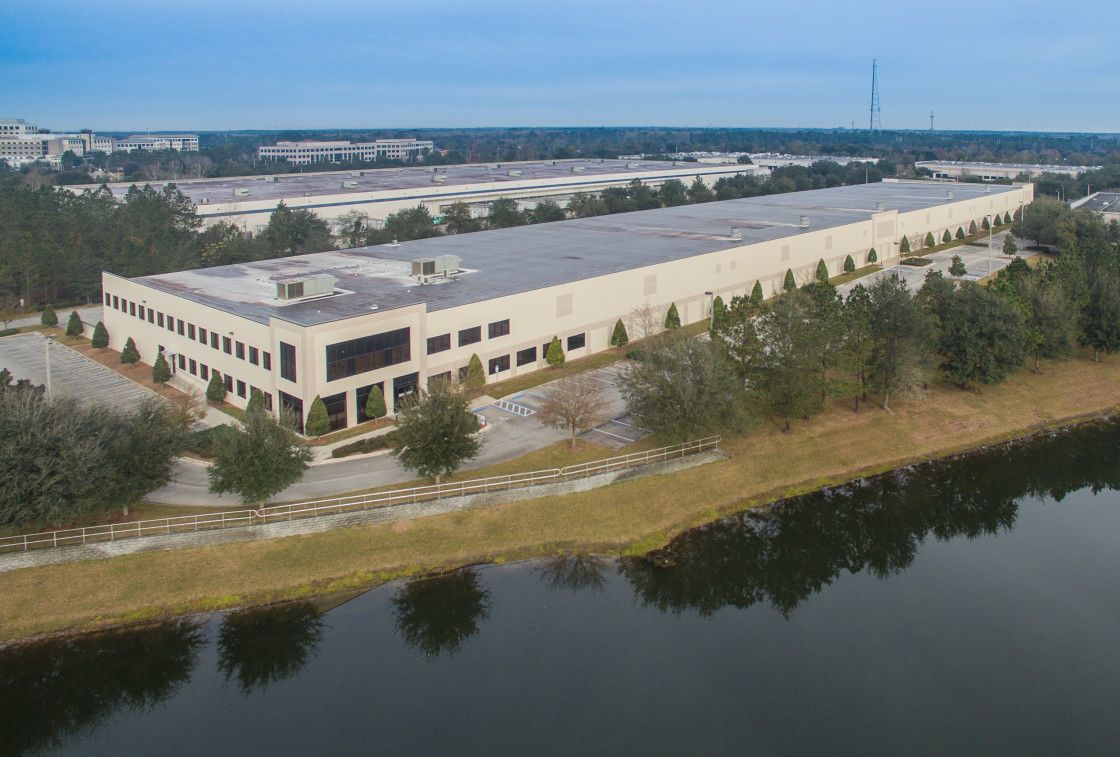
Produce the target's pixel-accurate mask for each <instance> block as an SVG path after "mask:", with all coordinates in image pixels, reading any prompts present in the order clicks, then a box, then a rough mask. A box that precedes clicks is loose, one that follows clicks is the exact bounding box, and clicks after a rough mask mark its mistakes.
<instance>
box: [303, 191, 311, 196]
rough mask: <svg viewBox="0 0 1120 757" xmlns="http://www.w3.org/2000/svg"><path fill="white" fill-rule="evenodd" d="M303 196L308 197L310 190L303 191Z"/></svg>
mask: <svg viewBox="0 0 1120 757" xmlns="http://www.w3.org/2000/svg"><path fill="white" fill-rule="evenodd" d="M303 196H304V197H310V196H311V193H310V192H304V193H303Z"/></svg>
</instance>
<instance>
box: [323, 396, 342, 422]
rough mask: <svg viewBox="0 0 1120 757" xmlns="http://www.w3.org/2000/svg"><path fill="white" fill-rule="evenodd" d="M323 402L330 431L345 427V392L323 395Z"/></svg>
mask: <svg viewBox="0 0 1120 757" xmlns="http://www.w3.org/2000/svg"><path fill="white" fill-rule="evenodd" d="M323 404H324V405H326V406H327V419H328V420H330V422H331V431H338V430H339V429H340V428H346V392H341V393H339V394H332V395H331V396H329V397H324V398H323Z"/></svg>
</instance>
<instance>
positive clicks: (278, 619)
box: [218, 602, 323, 694]
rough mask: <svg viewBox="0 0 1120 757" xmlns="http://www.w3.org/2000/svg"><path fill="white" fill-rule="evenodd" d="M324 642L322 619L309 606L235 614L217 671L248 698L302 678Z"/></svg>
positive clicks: (221, 640)
mask: <svg viewBox="0 0 1120 757" xmlns="http://www.w3.org/2000/svg"><path fill="white" fill-rule="evenodd" d="M322 637H323V619H322V618H321V617H320V616H319V613H318V612H316V610H315V608H314V607H312V606H311V605H310V604H309V603H307V602H291V603H288V604H283V605H277V606H276V607H266V608H262V609H256V610H244V611H241V612H234V613H230V614H229V615H227V616H226V617H225V619H224V620H223V621H222V627H221V630H220V631H219V632H218V670H220V671H221V672H222V673H224V674H225V677H226V682H227V683H228V682H229V681H231V680H236V681H237V685H238V686H239V687H240V689H241V693H243V694H249V693H250V692H252V691H253V690H254V689H263V688H265V687H267V686H269V685H270V684H273V683H275V682H277V681H281V680H283V679H285V678H290V677H292V676H294V675H295V674H297V673H299V672H300V671H301V670H302V669H303V668H304V666H305V665H307V663H308V662H309V661H310V660H311V658H312V657H314V656H315V652H316V651H317V649H318V647H319V642H320V640H321V639H322Z"/></svg>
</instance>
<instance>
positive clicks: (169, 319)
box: [167, 316, 175, 331]
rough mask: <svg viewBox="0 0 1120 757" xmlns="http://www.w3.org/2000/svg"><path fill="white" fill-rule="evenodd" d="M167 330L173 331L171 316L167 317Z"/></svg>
mask: <svg viewBox="0 0 1120 757" xmlns="http://www.w3.org/2000/svg"><path fill="white" fill-rule="evenodd" d="M167 330H168V331H174V330H175V319H174V318H173V317H171V316H167Z"/></svg>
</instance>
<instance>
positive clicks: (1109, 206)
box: [1069, 192, 1120, 222]
mask: <svg viewBox="0 0 1120 757" xmlns="http://www.w3.org/2000/svg"><path fill="white" fill-rule="evenodd" d="M1069 206H1070V207H1071V208H1085V209H1086V210H1091V211H1093V212H1094V213H1100V214H1101V215H1103V216H1104V220H1105V221H1106V222H1108V221H1118V222H1120V194H1117V193H1116V192H1093V194H1091V195H1089V196H1088V197H1083V198H1082V199H1080V200H1074V201H1073V202H1071V203H1070V204H1069Z"/></svg>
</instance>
